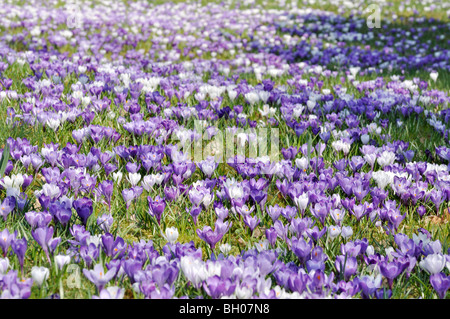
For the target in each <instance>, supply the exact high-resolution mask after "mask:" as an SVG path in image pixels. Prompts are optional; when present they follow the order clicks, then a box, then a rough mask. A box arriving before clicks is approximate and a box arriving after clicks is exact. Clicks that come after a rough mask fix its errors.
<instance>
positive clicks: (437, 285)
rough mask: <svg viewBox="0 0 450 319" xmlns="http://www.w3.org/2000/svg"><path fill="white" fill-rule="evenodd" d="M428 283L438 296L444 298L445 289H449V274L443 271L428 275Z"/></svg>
mask: <svg viewBox="0 0 450 319" xmlns="http://www.w3.org/2000/svg"><path fill="white" fill-rule="evenodd" d="M430 283H431V286H433V288H434V290H436V292H437V294H438V296H439V298H441V299H445V295H446V294H447V290H448V289H450V276H446V275H445V274H444V273H442V272H439V273H436V274H432V275H431V276H430Z"/></svg>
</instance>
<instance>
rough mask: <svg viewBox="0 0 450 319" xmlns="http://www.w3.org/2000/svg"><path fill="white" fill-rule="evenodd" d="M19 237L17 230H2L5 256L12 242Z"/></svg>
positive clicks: (1, 245)
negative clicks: (12, 231)
mask: <svg viewBox="0 0 450 319" xmlns="http://www.w3.org/2000/svg"><path fill="white" fill-rule="evenodd" d="M16 238H17V230H16V231H14V233H11V234H10V233H9V230H8V229H7V228H5V229H4V230H3V231H2V232H0V247H1V248H2V250H3V257H6V253H7V252H8V249H9V247H10V245H11V242H12V241H14V240H15V239H16Z"/></svg>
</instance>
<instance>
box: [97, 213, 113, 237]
mask: <svg viewBox="0 0 450 319" xmlns="http://www.w3.org/2000/svg"><path fill="white" fill-rule="evenodd" d="M113 222H114V218H113V217H112V216H111V215H110V214H103V215H102V216H100V217H98V218H97V225H98V226H99V227H100V229H101V230H103V231H104V232H105V233H107V232H109V230H110V228H111V226H112V224H113Z"/></svg>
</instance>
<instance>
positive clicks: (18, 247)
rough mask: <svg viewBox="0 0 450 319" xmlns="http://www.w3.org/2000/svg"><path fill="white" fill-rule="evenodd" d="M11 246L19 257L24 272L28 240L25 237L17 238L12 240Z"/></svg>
mask: <svg viewBox="0 0 450 319" xmlns="http://www.w3.org/2000/svg"><path fill="white" fill-rule="evenodd" d="M11 248H12V250H13V251H14V253H15V254H16V256H17V259H19V264H20V271H21V272H22V273H23V262H24V259H25V253H26V251H27V240H26V239H25V238H21V239H15V240H13V241H12V242H11Z"/></svg>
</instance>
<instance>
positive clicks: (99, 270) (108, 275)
mask: <svg viewBox="0 0 450 319" xmlns="http://www.w3.org/2000/svg"><path fill="white" fill-rule="evenodd" d="M115 273H116V269H115V268H111V269H109V270H108V271H107V272H105V270H104V268H103V265H102V264H96V265H95V266H94V269H92V270H91V269H83V274H84V275H85V276H86V278H87V279H89V280H90V281H91V282H92V283H93V284H94V285H95V286H97V289H98V291H101V290H102V289H103V287H104V286H105V285H106V284H107V283H108V282H109V281H110V280H111V279H112V278H113V277H114V275H115Z"/></svg>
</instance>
